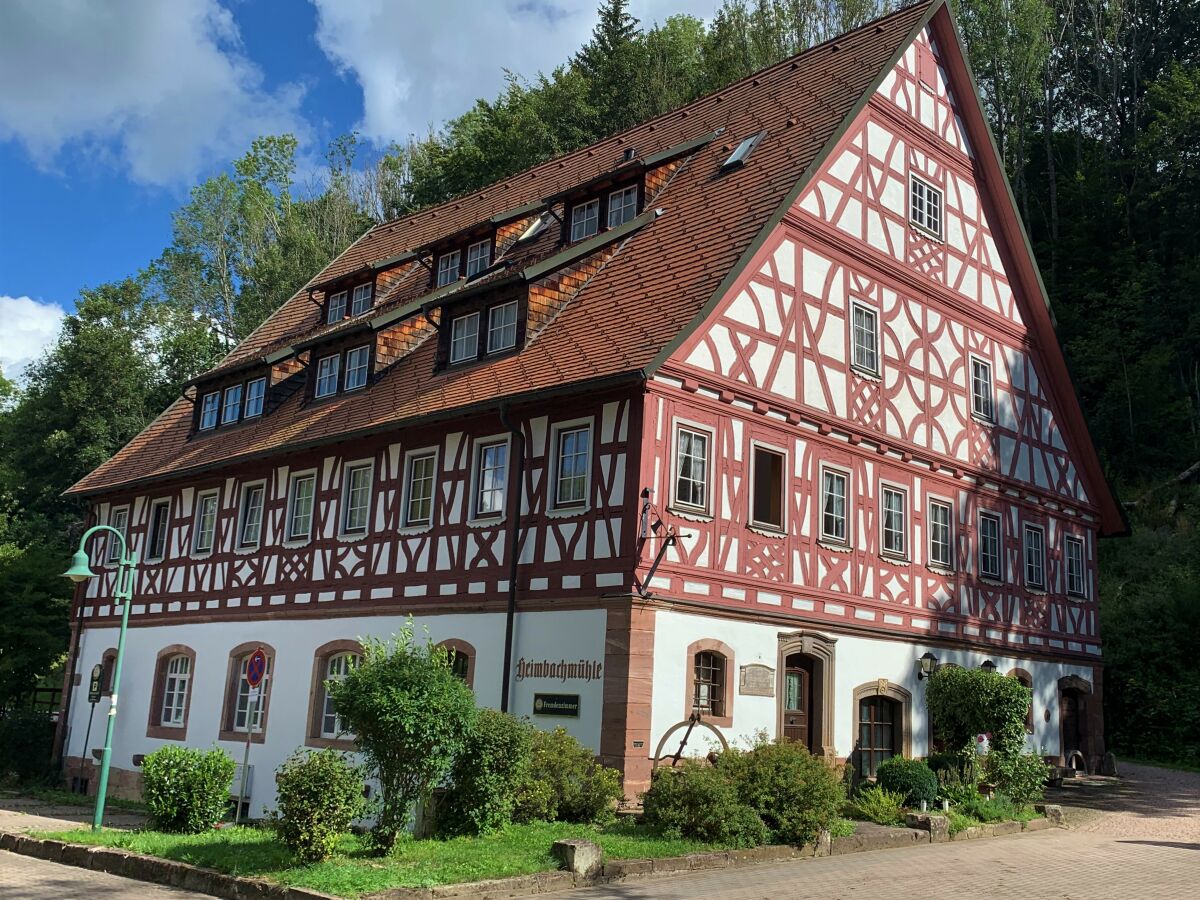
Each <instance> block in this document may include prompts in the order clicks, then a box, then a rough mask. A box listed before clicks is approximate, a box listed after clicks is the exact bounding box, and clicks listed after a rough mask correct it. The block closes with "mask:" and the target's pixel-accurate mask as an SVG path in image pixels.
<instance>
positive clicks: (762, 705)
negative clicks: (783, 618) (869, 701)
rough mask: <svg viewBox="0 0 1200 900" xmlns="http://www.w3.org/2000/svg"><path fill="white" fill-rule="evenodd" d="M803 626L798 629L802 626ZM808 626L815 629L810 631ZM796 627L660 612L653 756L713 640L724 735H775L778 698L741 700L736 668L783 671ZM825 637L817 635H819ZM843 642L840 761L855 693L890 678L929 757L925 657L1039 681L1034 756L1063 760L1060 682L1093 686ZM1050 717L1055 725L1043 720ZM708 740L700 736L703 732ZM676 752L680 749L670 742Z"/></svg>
mask: <svg viewBox="0 0 1200 900" xmlns="http://www.w3.org/2000/svg"><path fill="white" fill-rule="evenodd" d="M797 627H798V626H797ZM806 627H810V626H806ZM796 630H797V628H796V627H789V628H784V627H781V626H778V625H769V624H760V623H757V622H743V621H730V620H726V619H716V618H710V617H707V616H703V615H695V614H690V613H680V612H671V611H659V612H658V614H657V616H656V619H655V633H654V694H653V701H652V702H653V709H652V715H651V741H650V747H651V752H652V753H653V752H654V748H655V747H657V746H658V742H659V741H660V740H661V738H662V736H663V735H664V734H665V733H666V731H667V730H668V729H669V728H670V727H671V726H672V725H674V724H676V723H678V722H680V721H682V720H683V719H684V718H686V714H687V709H688V703H689V702H690V698H689V697H688V696H687V674H688V667H689V666H690V665H691V661H690V660H689V659H688V658H687V648H688V645H689V644H691V643H693V642H694V641H697V640H700V639H702V638H715V639H717V640H720V641H723V642H724V643H726V644H728V645H729V647H730V648H731V649H732V650H733V654H734V664H733V667H732V671H731V672H730V673H729V677H730V678H732V679H733V681H734V690H735V694H734V701H733V725H732V726H731V727H729V728H722V729H721V732H722V733H723V734H724V736H725V738H726V740H728V741H729V742H730V743H733V744H742V745H744V744H746V743H747V742H748V741H749V740H750V739H751V738H752V737H753V735H754V734H755V733H756V732H758V731H760V730H765V731H766V732H767V733H768V734H769V735H770V736H771V737H776V736H777V724H776V704H777V702H778V698H776V697H752V696H745V695H742V694H737V693H736V690H737V677H738V669H739V668H740V667H741V666H744V665H746V664H747V663H761V664H763V665H767V666H770V667H771V668H772V669H775V668H777V667H778V647H779V639H778V636H779V635H780V634H787V633H789V632H794V631H796ZM818 630H819V629H818ZM826 634H828V635H829V636H830V637H835V638H837V645H836V652H835V664H834V665H835V672H834V714H833V719H834V723H833V742H834V746H835V747H836V749H837V753H838V755H839V756H847V755H849V753H850V751H851V750H852V749H853V747H854V731H855V726H856V712H857V711H856V710H855V708H854V689H855V688H856V687H858V686H859V685H861V684H866V683H868V682H873V681H876V680H878V679H880V678H886V679H887V680H888V681H889V682H891V683H892V684H894V685H897V686H899V687H902V688H904V689H905V690H906V691H908V692H909V694H911V695H912V709H911V714H912V752H913V755H914V756H925V755H926V754H927V753H928V752H929V735H928V715H927V713H926V711H925V683H924V682H923V681H921V680H919V679H918V678H917V659H918V658H919V657H920V656H921V655H922V654H924V653H925V652H926V651H929V652H931V653H933V655H934V656H936V657H937V658H938V661H939V662H940V663H954V664H956V665H959V666H962V667H964V668H973V667H978V666H979V665H980V664H981V663H982V662H983V661H984V660H987V659H990V660H992V662H994V663H995V664H996V666H997V667H998V670H999V671H1000V672H1002V673H1007V672H1008V671H1009V670H1011V669H1013V668H1021V669H1024V670H1025V671H1027V672H1029V673H1030V675H1031V676H1032V678H1033V694H1034V697H1033V720H1034V733H1033V734H1032V735H1031V736H1030V738H1029V746H1030V749H1031V750H1035V751H1038V752H1041V753H1046V754H1057V753H1059V752H1061V751H1060V748H1059V744H1060V738H1061V733H1060V730H1059V716H1058V680H1059V679H1060V678H1062V677H1063V676H1064V675H1078V676H1080V677H1081V678H1084V679H1087V680H1088V681H1089V682H1090V681H1091V679H1092V671H1091V668H1090V667H1088V666H1078V665H1071V664H1069V663H1058V662H1043V661H1033V660H1028V659H1020V658H1019V657H1015V656H1000V655H997V654H996V653H994V652H990V651H987V650H965V649H961V648H951V647H946V646H944V645H938V644H936V643H909V642H907V641H899V640H896V641H889V640H883V639H872V638H865V637H857V636H853V635H844V634H842V635H839V634H836V633H833V632H826ZM1046 710H1049V712H1050V720H1049V722H1047V721H1046V720H1045V711H1046ZM701 734H702V733H701ZM670 745H671V749H672V750H674V748H675V747H676V746H678V745H677V743H676V740H675V738H672V740H671V741H670ZM708 749H709V742H706V741H704V740H703V739H701V740H700V741H699V742H698V743H697V744H696V746H694V747H692V746H689V752H695V753H696V754H698V755H703V754H704V753H706V752H707V751H708Z"/></svg>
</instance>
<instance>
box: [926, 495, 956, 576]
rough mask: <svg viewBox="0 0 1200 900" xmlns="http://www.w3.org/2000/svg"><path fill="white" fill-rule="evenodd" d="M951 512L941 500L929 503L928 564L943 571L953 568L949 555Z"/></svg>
mask: <svg viewBox="0 0 1200 900" xmlns="http://www.w3.org/2000/svg"><path fill="white" fill-rule="evenodd" d="M952 516H953V510H952V508H951V506H950V504H949V503H944V502H943V501H941V500H930V501H929V564H930V565H931V566H940V567H941V568H943V569H950V568H953V563H954V559H953V556H952V555H951V549H950V548H951V539H952V534H953V531H952V528H953V526H952V525H951V521H952Z"/></svg>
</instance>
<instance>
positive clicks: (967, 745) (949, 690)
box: [925, 666, 1033, 756]
mask: <svg viewBox="0 0 1200 900" xmlns="http://www.w3.org/2000/svg"><path fill="white" fill-rule="evenodd" d="M925 684H926V688H925V705H926V706H927V707H928V708H929V717H930V720H931V721H932V722H933V726H934V732H935V736H936V737H938V738H941V739H942V740H944V741H945V742H946V745H947V748H948V749H949V750H950V751H951V752H952V753H959V754H962V755H964V756H966V754H967V753H968V752H970V751H971V750H972V749H973V748H974V746H975V737H976V735H980V734H989V735H991V739H990V742H989V743H990V746H991V749H992V752H996V751H999V752H1000V753H1004V754H1010V755H1011V754H1015V753H1020V752H1022V751H1023V750H1024V748H1025V714H1026V713H1027V712H1028V710H1029V703H1030V701H1031V700H1032V697H1033V695H1032V693H1031V692H1030V690H1029V688H1027V687H1025V685H1023V684H1021V682H1019V681H1017V679H1015V678H1009V677H1008V676H1006V675H1001V674H999V673H997V672H988V671H986V670H984V669H961V668H958V667H957V666H943V667H942V668H940V669H938V670H937V671H936V672H934V673H933V674H932V675H931V676H930V677H929V678H928V680H927V681H926V682H925Z"/></svg>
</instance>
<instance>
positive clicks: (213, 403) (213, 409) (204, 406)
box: [200, 391, 221, 431]
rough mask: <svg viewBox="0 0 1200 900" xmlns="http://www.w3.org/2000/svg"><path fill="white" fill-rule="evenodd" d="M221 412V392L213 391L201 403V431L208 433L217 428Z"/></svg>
mask: <svg viewBox="0 0 1200 900" xmlns="http://www.w3.org/2000/svg"><path fill="white" fill-rule="evenodd" d="M220 411H221V392H220V391H213V392H212V393H211V394H205V395H204V399H203V400H201V401H200V430H201V431H208V430H210V429H213V428H216V427H217V416H218V414H219V413H220Z"/></svg>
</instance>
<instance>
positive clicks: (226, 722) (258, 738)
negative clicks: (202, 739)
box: [217, 641, 276, 744]
mask: <svg viewBox="0 0 1200 900" xmlns="http://www.w3.org/2000/svg"><path fill="white" fill-rule="evenodd" d="M259 647H262V648H263V652H264V653H266V655H267V673H268V674H267V676H266V677H265V678H264V679H263V681H262V685H265V686H266V690H265V691H264V693H263V695H262V728H261V729H260V730H258V731H254V730H253V729H252V728H251V729H250V731H249V734H250V742H251V743H253V744H262V743H265V742H266V740H267V728H268V727H269V724H270V723H269V719H270V716H271V685H272V684H273V682H274V681H275V669H276V653H275V648H274V647H272V646H271V645H270V644H266V643H263V642H262V641H247V642H246V643H243V644H238V645H237V646H236V647H234V648H233V649H232V650H230V651H229V659H228V662H227V664H226V670H225V699H224V701H223V702H222V705H221V721H220V731H219V732H218V735H217V739H218V740H221V741H234V742H236V743H239V744H245V743H246V734H247V732H245V731H238V730H236V729H235V728H234V720H235V718H236V716H237V697H238V689H239V687H240V686H241V680H242V660H243V659H245V658H246V657H247V656H249V655H250V654H251V653H253V652H254V651H255V650H257V649H258V648H259ZM262 685H260V687H261V686H262ZM246 724H247V726H252V725H253V717H252V714H251V712H250V710H247V711H246Z"/></svg>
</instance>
